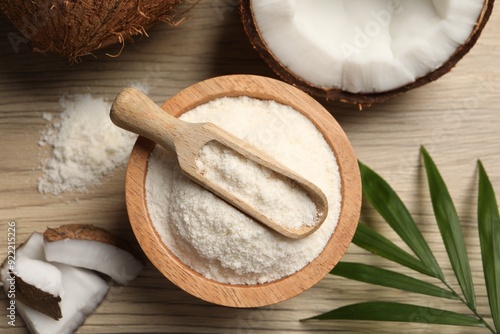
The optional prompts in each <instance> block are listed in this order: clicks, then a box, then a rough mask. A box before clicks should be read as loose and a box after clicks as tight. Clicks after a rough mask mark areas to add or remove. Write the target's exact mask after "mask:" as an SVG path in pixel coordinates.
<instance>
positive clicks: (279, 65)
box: [240, 0, 494, 104]
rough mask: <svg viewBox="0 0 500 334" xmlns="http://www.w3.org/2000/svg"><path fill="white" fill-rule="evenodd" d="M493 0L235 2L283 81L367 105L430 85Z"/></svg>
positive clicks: (471, 39) (474, 32)
mask: <svg viewBox="0 0 500 334" xmlns="http://www.w3.org/2000/svg"><path fill="white" fill-rule="evenodd" d="M493 3H494V0H419V1H411V0H407V1H404V0H402V1H391V0H352V1H340V0H328V1H324V0H316V1H307V0H242V1H241V7H240V9H241V15H242V20H243V23H244V26H245V30H246V33H247V35H248V37H249V39H250V41H251V42H252V44H253V46H254V48H255V49H256V50H257V51H258V52H259V53H260V55H261V56H262V57H263V58H264V60H265V61H266V62H267V63H268V64H269V65H270V67H271V68H272V69H273V70H274V71H275V72H276V73H277V74H278V75H279V76H280V77H282V78H283V79H284V80H285V81H287V82H289V83H291V84H293V85H295V86H298V87H299V88H301V89H303V90H304V91H306V92H308V93H310V94H313V95H317V96H322V97H326V98H327V99H336V100H341V101H344V102H351V103H356V104H371V103H373V102H380V101H383V100H385V99H387V98H388V97H391V96H394V95H396V94H399V93H402V92H405V91H407V90H409V89H412V88H416V87H418V86H421V85H423V84H426V83H428V82H430V81H433V80H436V79H437V78H439V77H440V76H442V75H443V74H445V73H447V72H448V71H449V70H450V69H451V68H453V66H455V64H456V63H457V62H458V61H459V60H460V59H461V58H462V57H463V56H464V55H465V54H466V53H467V52H468V51H469V50H470V49H471V48H472V46H473V45H474V44H475V42H476V41H477V39H478V37H479V35H480V33H481V31H482V29H483V28H484V26H485V24H486V22H487V20H488V18H489V16H490V14H491V12H492V8H493Z"/></svg>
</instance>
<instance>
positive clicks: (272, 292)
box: [125, 74, 361, 307]
mask: <svg viewBox="0 0 500 334" xmlns="http://www.w3.org/2000/svg"><path fill="white" fill-rule="evenodd" d="M226 96H227V97H238V96H249V97H252V98H258V99H262V100H275V101H276V102H279V103H282V104H286V105H290V106H291V107H293V108H294V109H295V110H297V111H299V112H300V113H301V114H303V115H304V116H306V117H307V118H308V119H309V120H310V121H311V122H312V123H313V124H314V125H315V126H316V128H317V129H318V130H319V131H320V132H321V133H322V134H323V137H324V139H325V140H326V142H327V143H328V145H329V146H330V148H331V149H332V151H333V153H334V155H335V157H336V159H337V165H338V167H339V172H340V178H341V195H342V203H341V210H340V216H339V220H338V222H337V226H336V227H335V230H334V232H333V233H332V235H331V237H330V239H329V240H328V242H327V243H326V245H325V247H324V248H323V250H322V251H321V253H320V254H319V255H318V256H317V257H316V258H315V259H313V260H312V261H311V262H310V263H308V264H307V265H306V266H304V267H303V268H302V269H300V270H299V271H297V272H295V273H294V274H291V275H289V276H286V277H283V278H281V279H278V280H275V281H271V282H268V283H264V284H255V285H233V284H228V283H221V282H218V281H215V280H211V279H208V278H206V277H204V276H203V275H201V274H200V273H198V272H196V271H194V270H193V269H191V268H190V267H188V266H187V265H186V264H185V263H183V262H182V261H181V260H180V259H179V258H177V257H176V256H175V255H174V254H173V253H172V252H171V251H170V250H169V249H168V247H167V246H166V245H165V244H164V243H163V241H162V240H161V237H160V236H159V234H158V232H157V231H156V229H155V228H154V225H153V222H152V220H151V218H150V216H149V212H148V208H147V203H146V187H145V183H146V175H147V168H148V160H149V156H150V154H151V152H152V151H153V149H154V147H155V145H156V144H155V143H154V142H152V141H150V140H149V139H146V138H144V137H141V136H139V137H138V139H137V141H136V143H135V145H134V147H133V149H132V153H131V155H130V158H129V162H128V167H127V172H126V182H125V198H126V205H127V212H128V215H129V220H130V224H131V226H132V230H133V232H134V234H135V236H136V238H137V240H138V242H139V245H140V247H141V248H142V249H143V251H144V252H145V254H146V256H147V257H148V258H149V260H150V261H151V262H152V263H153V265H154V266H155V267H156V268H157V269H158V270H159V271H160V272H161V273H162V274H163V275H164V276H165V277H166V278H167V279H169V280H170V281H171V282H172V283H174V284H175V285H177V286H178V287H179V288H181V289H182V290H184V291H186V292H188V293H189V294H191V295H193V296H195V297H198V298H200V299H202V300H205V301H208V302H211V303H214V304H218V305H223V306H230V307H259V306H267V305H271V304H275V303H278V302H281V301H285V300H287V299H290V298H292V297H294V296H297V295H299V294H300V293H302V292H304V291H306V290H307V289H309V288H311V287H312V286H313V285H315V284H316V283H317V282H319V281H320V280H321V279H323V278H324V277H325V276H326V275H327V274H328V273H329V272H330V270H331V269H332V268H333V267H334V266H335V265H336V264H337V262H338V261H339V260H340V258H341V257H342V256H343V255H344V254H345V252H346V250H347V248H348V246H349V244H350V243H351V240H352V238H353V236H354V232H355V230H356V227H357V224H358V219H359V214H360V209H361V177H360V172H359V166H358V162H357V159H356V157H355V153H354V150H353V148H352V146H351V144H350V142H349V140H348V138H347V136H346V134H345V133H344V131H343V130H342V128H341V127H340V125H339V124H338V123H337V121H336V120H335V119H334V118H333V116H332V115H331V114H330V113H329V112H328V111H327V110H326V109H325V108H324V107H323V106H322V105H321V104H320V103H319V102H317V101H316V100H314V99H313V98H312V97H310V96H309V95H307V94H306V93H304V92H302V91H301V90H299V89H297V88H295V87H293V86H291V85H289V84H287V83H284V82H282V81H278V80H275V79H271V78H267V77H262V76H255V75H241V74H240V75H226V76H220V77H215V78H211V79H208V80H204V81H201V82H198V83H196V84H194V85H191V86H189V87H187V88H185V89H183V90H182V91H180V92H179V93H177V94H176V95H174V96H173V97H172V98H170V99H169V100H167V101H166V102H165V103H164V104H163V105H162V109H164V110H165V111H166V112H169V113H170V114H172V115H174V116H176V117H179V116H180V115H182V114H183V113H185V112H187V111H189V110H191V109H193V108H195V107H197V106H199V105H201V104H204V103H207V102H208V101H211V100H214V99H217V98H220V97H226Z"/></svg>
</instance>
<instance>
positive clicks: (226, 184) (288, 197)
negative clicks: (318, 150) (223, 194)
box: [196, 141, 318, 229]
mask: <svg viewBox="0 0 500 334" xmlns="http://www.w3.org/2000/svg"><path fill="white" fill-rule="evenodd" d="M196 167H197V170H198V171H199V173H200V174H202V175H204V176H205V177H206V178H207V179H208V180H210V181H212V182H213V183H214V184H216V185H218V186H219V187H221V188H222V189H224V190H227V191H228V192H230V193H231V194H232V195H234V196H235V197H236V198H237V199H239V200H241V201H242V202H244V203H246V204H248V205H250V206H251V207H252V208H255V209H257V210H258V211H259V212H260V213H261V214H262V215H264V216H265V217H266V218H268V219H270V220H272V221H273V222H275V223H277V224H279V225H281V226H284V227H288V228H294V229H298V228H300V227H301V226H312V225H314V224H315V222H316V221H317V217H318V214H317V209H316V205H315V204H314V202H313V200H312V199H311V198H310V197H309V196H308V195H307V193H306V192H305V191H304V189H302V188H300V187H299V186H298V185H296V184H295V182H294V181H292V180H291V179H289V178H287V177H284V176H283V175H280V174H278V173H276V172H274V171H272V170H270V169H269V168H266V167H264V166H262V165H259V164H258V163H256V162H254V161H252V160H249V159H247V158H246V157H244V156H242V155H241V154H239V153H238V152H236V151H234V150H232V149H230V148H229V147H226V146H223V145H222V144H220V143H218V142H216V141H211V142H209V143H207V144H206V145H205V146H203V148H202V149H201V151H200V153H199V154H198V157H197V159H196ZM259 185H263V186H259Z"/></svg>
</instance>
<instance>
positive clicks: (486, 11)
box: [240, 0, 494, 109]
mask: <svg viewBox="0 0 500 334" xmlns="http://www.w3.org/2000/svg"><path fill="white" fill-rule="evenodd" d="M398 3H401V2H398ZM493 4H494V0H484V4H483V6H482V9H481V11H480V14H479V16H478V19H477V22H476V24H475V25H474V27H473V29H472V32H471V33H470V35H469V37H468V38H467V40H466V41H465V42H464V43H463V44H461V45H460V46H458V47H457V48H456V49H455V52H454V53H453V54H452V55H451V56H450V57H449V58H448V59H447V60H446V61H445V62H444V63H443V64H442V65H440V66H438V67H437V68H435V69H433V70H431V71H429V72H428V73H426V74H425V75H423V76H420V77H417V78H416V79H415V80H414V81H412V82H409V83H407V84H404V85H402V86H400V87H397V88H394V89H389V90H384V91H377V92H372V93H366V92H365V93H363V92H355V93H353V92H349V91H346V90H343V89H339V88H335V87H325V86H319V85H314V84H312V83H311V82H310V81H308V80H305V79H304V78H302V77H301V76H299V75H297V74H295V73H294V72H292V71H291V70H290V69H289V68H288V67H287V66H286V65H284V64H283V63H282V61H281V60H280V59H279V58H278V57H277V56H276V55H275V54H274V53H273V51H272V50H271V49H270V48H269V46H268V45H267V43H266V41H265V40H264V38H263V36H262V34H261V32H260V31H259V27H258V25H257V23H256V19H255V16H254V12H253V9H252V0H242V1H241V3H240V14H241V19H242V22H243V26H244V29H245V32H246V34H247V36H248V38H249V40H250V42H251V44H252V46H253V48H254V49H255V50H256V51H257V52H258V53H259V54H260V56H261V57H262V58H263V59H264V60H265V62H266V63H267V64H268V65H269V66H270V67H271V69H272V70H274V72H275V73H276V74H277V75H278V76H279V77H280V78H281V79H283V80H284V81H286V82H288V83H290V84H292V85H294V86H296V87H298V88H300V89H302V90H303V91H305V92H306V93H308V94H310V95H314V96H317V97H321V98H325V99H327V100H336V101H341V102H345V103H351V104H357V105H358V106H359V107H360V109H361V108H362V106H369V105H371V104H373V103H376V102H383V101H385V100H387V99H388V98H391V97H393V96H396V95H398V94H401V93H404V92H407V91H409V90H411V89H414V88H417V87H420V86H423V85H425V84H427V83H430V82H432V81H434V80H437V79H438V78H440V77H441V76H442V75H444V74H446V73H448V72H449V71H450V70H451V69H452V68H453V67H454V66H455V65H456V64H457V63H458V61H459V60H460V59H462V57H463V56H464V55H465V54H467V53H468V52H469V51H470V49H471V48H472V47H473V46H474V44H475V43H476V42H477V40H478V38H479V36H480V34H481V32H482V30H483V28H484V27H485V25H486V23H487V21H488V19H489V17H490V15H491V13H492V10H493ZM311 6H314V4H311ZM273 15H277V14H276V13H274V14H273ZM284 43H288V44H289V45H293V44H294V43H295V41H291V40H287V41H284Z"/></svg>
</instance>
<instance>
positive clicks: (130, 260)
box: [44, 239, 143, 284]
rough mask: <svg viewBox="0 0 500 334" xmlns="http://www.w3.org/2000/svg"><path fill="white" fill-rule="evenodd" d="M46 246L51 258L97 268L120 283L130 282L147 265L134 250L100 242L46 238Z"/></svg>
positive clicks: (56, 260)
mask: <svg viewBox="0 0 500 334" xmlns="http://www.w3.org/2000/svg"><path fill="white" fill-rule="evenodd" d="M44 249H45V256H46V258H47V260H48V261H55V262H60V263H64V264H68V265H72V266H76V267H83V268H87V269H92V270H97V271H99V272H101V273H103V274H106V275H108V276H110V277H111V278H112V279H113V280H115V281H116V282H117V283H119V284H127V283H128V282H129V281H131V280H132V279H134V278H135V277H136V276H137V275H138V274H139V273H140V271H141V270H142V267H143V265H142V263H141V262H140V261H139V260H138V259H137V258H136V257H135V256H133V255H132V254H131V253H129V252H127V251H125V250H123V249H121V248H118V247H116V246H114V245H111V244H107V243H103V242H99V241H93V240H75V239H63V240H59V241H45V242H44Z"/></svg>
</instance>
